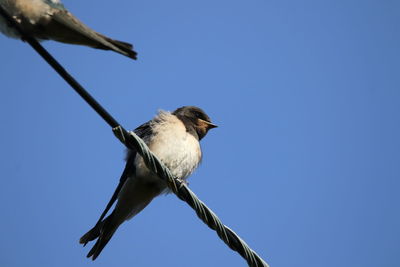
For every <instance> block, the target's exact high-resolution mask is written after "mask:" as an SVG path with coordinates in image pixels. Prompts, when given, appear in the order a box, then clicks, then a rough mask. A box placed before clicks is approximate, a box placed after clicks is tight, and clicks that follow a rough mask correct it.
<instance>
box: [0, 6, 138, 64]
mask: <svg viewBox="0 0 400 267" xmlns="http://www.w3.org/2000/svg"><path fill="white" fill-rule="evenodd" d="M0 5H1V6H2V7H3V9H5V10H6V11H7V13H8V14H9V15H10V16H12V17H13V18H14V19H15V20H16V21H17V22H18V23H19V25H20V26H21V28H22V29H23V30H24V31H25V32H26V33H27V34H30V35H31V36H32V37H34V38H36V39H38V40H40V41H41V40H54V41H58V42H62V43H68V44H77V45H84V46H89V47H93V48H96V49H103V50H112V51H115V52H117V53H120V54H122V55H124V56H127V57H129V58H132V59H136V55H137V53H136V52H135V51H133V46H132V45H131V44H129V43H125V42H121V41H117V40H113V39H111V38H109V37H107V36H104V35H102V34H100V33H97V32H95V31H94V30H92V29H90V28H89V27H88V26H86V25H85V24H83V23H82V22H81V21H80V20H78V19H77V18H76V17H75V16H74V15H72V14H71V13H70V12H69V11H68V10H67V9H66V8H65V7H64V5H63V4H62V3H61V2H60V0H0ZM0 31H1V32H2V33H4V34H5V35H6V36H8V37H11V38H16V39H20V38H21V36H20V34H19V33H18V32H17V30H15V29H14V28H13V27H12V26H10V25H9V23H7V22H6V21H5V20H4V19H3V17H1V16H0Z"/></svg>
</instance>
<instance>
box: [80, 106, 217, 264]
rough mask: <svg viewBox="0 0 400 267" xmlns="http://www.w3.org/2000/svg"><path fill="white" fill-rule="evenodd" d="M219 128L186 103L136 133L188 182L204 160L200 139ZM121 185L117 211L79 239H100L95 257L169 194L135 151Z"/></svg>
mask: <svg viewBox="0 0 400 267" xmlns="http://www.w3.org/2000/svg"><path fill="white" fill-rule="evenodd" d="M215 127H217V125H215V124H213V123H212V122H211V120H210V117H209V116H208V115H207V114H206V113H205V112H204V111H203V110H202V109H200V108H198V107H194V106H184V107H181V108H178V109H176V110H175V111H174V112H166V111H160V112H159V113H158V114H157V115H156V116H155V117H154V118H153V119H152V120H150V121H148V122H146V123H144V124H142V125H141V126H139V127H138V128H136V129H135V130H134V132H135V133H136V134H137V135H138V136H139V137H141V138H142V139H143V141H144V142H145V143H146V144H147V146H148V147H149V149H150V150H151V151H152V152H153V153H154V154H155V155H156V156H157V157H158V158H159V159H160V160H161V161H162V162H163V164H165V165H166V166H167V167H168V168H169V170H170V171H171V172H172V174H173V175H174V176H175V177H176V178H177V179H180V180H182V181H185V179H186V178H187V177H189V176H190V175H191V174H192V173H193V171H194V170H195V169H196V168H197V166H198V165H199V163H200V161H201V158H202V152H201V147H200V143H199V141H200V140H201V139H202V138H203V137H204V136H206V134H207V132H208V131H209V130H210V129H212V128H215ZM121 183H122V184H121ZM120 185H121V189H120V190H119V192H118V190H116V192H117V194H118V200H117V204H116V205H115V208H114V210H113V211H112V212H111V213H110V215H109V216H108V217H106V218H105V219H104V220H101V221H99V222H98V223H97V224H96V226H95V227H93V228H92V229H91V230H89V231H88V232H87V233H86V234H84V235H83V236H82V237H81V238H80V240H79V242H80V243H81V244H84V245H86V244H87V243H88V242H90V241H93V240H95V239H97V241H96V243H95V244H94V246H93V247H92V249H91V250H90V251H89V253H88V254H87V257H88V258H90V257H91V258H92V260H95V259H96V258H97V257H98V256H99V254H100V253H101V251H102V250H103V248H104V247H105V246H106V245H107V243H108V241H110V239H111V237H112V236H113V234H114V233H115V231H116V230H117V229H118V227H119V226H120V225H121V224H122V223H123V222H125V221H126V220H129V219H131V218H132V217H134V216H135V215H136V214H138V213H139V212H141V211H142V210H143V209H144V208H145V207H146V206H147V205H148V204H149V203H150V202H151V201H152V200H153V199H154V198H155V197H157V196H159V195H160V194H162V193H168V188H167V184H166V182H165V181H164V180H162V179H160V178H159V177H158V176H157V175H156V174H154V173H153V172H151V171H150V170H149V169H148V168H147V167H146V165H145V163H144V161H143V158H142V157H141V156H140V155H139V154H138V153H137V152H136V151H135V150H128V151H127V157H126V165H125V169H124V171H123V173H122V176H121V179H120ZM114 194H115V193H114Z"/></svg>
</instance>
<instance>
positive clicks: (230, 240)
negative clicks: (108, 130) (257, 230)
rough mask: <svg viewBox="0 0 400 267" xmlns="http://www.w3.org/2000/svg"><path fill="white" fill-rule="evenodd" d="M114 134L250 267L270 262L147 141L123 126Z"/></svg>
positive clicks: (117, 128)
mask: <svg viewBox="0 0 400 267" xmlns="http://www.w3.org/2000/svg"><path fill="white" fill-rule="evenodd" d="M113 132H114V134H115V136H116V137H117V138H118V139H119V140H120V141H121V142H122V143H123V144H124V145H125V146H127V147H128V148H130V149H134V150H136V151H137V152H138V153H139V154H140V155H141V156H142V157H143V160H144V162H145V164H146V166H147V167H148V168H149V169H150V170H152V171H153V172H154V173H156V174H157V175H158V177H160V178H161V179H163V180H164V181H166V182H167V184H168V187H169V188H170V189H171V190H172V192H174V193H175V195H177V196H178V197H179V198H180V199H181V200H183V201H185V202H186V203H188V204H189V206H190V207H192V208H193V209H194V210H195V211H196V214H197V216H198V217H199V218H200V219H201V220H202V221H203V222H204V223H205V224H207V226H208V227H210V228H211V229H213V230H215V231H216V232H217V234H218V236H219V238H220V239H221V240H222V241H224V242H225V244H227V245H228V246H229V247H230V248H231V249H232V250H234V251H237V252H238V253H239V254H240V255H241V256H242V257H243V258H245V259H246V261H247V263H248V265H249V266H254V267H268V264H267V263H266V262H265V261H264V260H263V259H262V258H261V257H260V256H258V254H257V253H256V252H255V251H254V250H252V249H251V248H250V247H249V246H248V245H247V244H246V242H244V241H243V240H242V239H241V238H240V237H239V236H238V235H237V234H236V233H235V232H234V231H232V230H231V229H230V228H229V227H227V226H225V225H224V224H222V222H221V220H220V219H219V218H218V217H217V215H216V214H215V213H214V212H213V211H212V210H211V209H210V208H208V207H207V206H206V205H205V204H204V203H203V202H202V201H201V200H200V199H199V198H198V197H197V196H196V195H195V194H194V193H193V192H192V191H191V190H190V189H189V188H188V187H187V186H186V184H185V183H184V182H182V181H181V180H179V179H176V178H175V177H174V176H173V175H172V173H171V171H170V170H169V169H168V168H167V167H165V165H164V164H162V162H161V161H160V160H159V159H158V158H157V156H155V155H154V154H153V153H152V152H151V151H150V149H149V148H148V147H147V145H146V143H145V142H144V141H143V140H142V139H141V138H140V137H139V136H137V135H136V134H135V133H134V132H126V130H124V129H123V128H122V127H121V126H118V127H115V128H113Z"/></svg>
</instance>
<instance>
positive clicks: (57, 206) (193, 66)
mask: <svg viewBox="0 0 400 267" xmlns="http://www.w3.org/2000/svg"><path fill="white" fill-rule="evenodd" d="M114 3H118V6H117V5H111V4H114ZM64 4H65V5H66V7H67V8H69V10H70V11H72V12H73V13H74V14H75V15H76V16H77V17H79V18H80V19H81V20H83V21H84V22H85V23H86V24H88V25H89V26H91V27H92V28H94V29H96V30H98V31H100V32H102V33H104V34H107V35H109V36H110V37H114V38H117V39H121V40H124V41H129V42H132V43H133V44H134V45H135V47H136V50H137V51H138V53H139V60H138V61H137V62H134V61H131V60H129V59H127V58H125V57H123V56H120V55H118V54H115V53H112V52H105V51H100V50H94V49H89V48H85V47H79V46H71V45H64V44H60V43H56V42H46V43H44V45H45V47H46V48H48V49H49V51H50V52H51V53H53V55H54V56H55V57H56V58H57V59H58V60H59V61H60V62H61V63H62V64H63V65H64V66H65V67H66V68H67V69H68V70H69V71H70V72H71V73H72V74H73V75H74V76H75V77H76V78H77V79H78V80H79V81H80V82H81V83H82V84H83V85H84V86H85V87H86V88H87V89H88V90H89V91H90V92H91V93H92V94H93V95H94V96H95V97H96V98H97V99H98V101H100V102H101V103H102V104H104V106H105V107H106V108H107V109H108V110H109V111H110V112H111V114H113V115H114V116H115V117H116V118H117V120H118V121H120V122H121V124H123V125H124V126H125V127H126V128H128V129H133V128H135V127H136V126H138V125H140V124H141V123H143V122H145V121H147V120H148V119H150V118H151V117H152V116H153V115H154V114H155V113H156V111H157V110H158V109H160V108H161V109H166V110H173V109H175V108H177V107H180V106H182V105H198V106H200V107H202V108H203V109H204V110H205V111H206V112H207V113H209V115H210V117H211V118H212V119H213V121H214V122H215V123H217V124H218V125H220V127H219V128H218V129H215V130H212V131H211V132H210V133H209V135H208V136H207V137H206V138H205V139H204V140H203V142H202V146H203V152H204V160H203V164H202V165H201V166H200V168H199V169H198V170H197V171H196V173H195V174H194V175H193V176H192V177H191V178H190V180H189V181H190V187H191V188H192V190H193V191H194V192H196V194H197V195H198V196H199V197H200V198H201V199H202V200H203V201H204V202H205V203H207V204H208V205H209V206H210V207H211V208H212V209H213V210H214V211H215V212H216V213H217V214H218V215H219V217H220V218H221V219H222V220H223V222H224V223H225V224H227V225H228V226H230V227H231V228H232V229H234V230H235V231H236V232H237V233H238V234H239V235H240V236H241V237H242V238H243V239H245V240H246V241H247V242H248V244H249V245H250V246H251V247H252V248H253V249H254V250H256V251H257V252H258V253H259V254H260V255H261V256H262V257H263V258H264V259H265V260H266V261H267V262H268V263H270V265H271V266H272V267H278V266H279V267H292V266H307V267H321V266H323V267H333V266H351V267H358V266H360V267H361V266H362V267H372V266H374V267H375V266H381V267H397V266H399V265H398V264H399V255H400V248H399V244H400V227H399V225H400V214H399V204H400V194H399V190H400V181H399V178H400V116H399V115H400V66H399V65H400V63H399V62H400V35H399V25H400V16H399V14H400V2H399V1H394V0H382V1H377V0H375V1H370V0H364V1H361V0H359V1H352V0H350V1H349V0H347V1H338V0H332V1H308V0H305V1H293V0H292V1H261V0H254V1H232V0H230V1H227V0H221V1H209V0H204V1H200V2H199V1H183V0H180V1H179V0H171V1H161V0H160V1H133V0H120V1H117V2H112V1H96V0H86V1H72V0H64ZM0 44H1V48H2V49H1V52H0V57H1V63H0V70H1V72H0V73H1V74H0V77H1V81H2V82H1V90H0V120H1V125H2V131H1V132H0V134H1V136H0V137H1V138H0V147H1V151H0V162H1V176H2V178H1V179H0V201H1V203H2V208H1V214H2V215H1V220H0V229H1V230H0V233H1V238H0V266H7V267H17V266H18V267H19V266H21V267H22V266H49V267H50V266H51V267H53V266H57V267H64V266H65V267H67V266H68V267H70V266H75V267H80V266H96V267H97V266H98V267H100V266H150V267H151V266H195V267H196V266H246V263H245V261H244V260H243V259H242V258H241V257H240V256H239V255H238V254H236V253H235V252H232V251H231V250H230V249H229V248H227V247H226V245H225V244H224V243H222V242H221V241H220V240H219V239H218V237H217V236H216V235H215V233H214V232H213V231H211V230H209V229H208V228H207V227H206V226H205V225H203V223H202V222H201V221H199V220H198V219H197V217H196V215H195V214H194V212H193V211H192V210H191V209H190V208H189V207H188V206H187V205H186V204H185V203H184V202H182V201H180V200H178V199H177V198H176V197H175V196H174V195H168V196H162V197H159V198H158V199H156V200H155V201H154V202H153V203H152V204H151V205H150V206H149V207H148V208H147V209H146V210H145V211H144V212H143V213H141V214H140V215H138V216H137V217H135V218H134V219H133V220H131V221H129V222H127V223H125V224H124V225H123V226H121V227H120V229H119V230H118V231H117V233H116V234H115V235H114V237H113V239H112V240H111V242H110V243H109V244H108V245H107V247H106V248H105V250H104V251H103V253H102V255H100V257H99V258H98V259H97V260H96V261H95V262H94V263H93V262H91V261H90V260H88V259H86V258H85V255H86V254H87V252H88V250H89V248H88V247H86V248H82V247H81V246H80V245H79V244H78V239H79V237H80V236H81V235H82V234H83V233H85V232H86V231H87V230H88V229H89V228H90V227H92V226H93V225H94V223H95V222H96V220H97V218H98V216H99V215H100V213H101V211H102V210H103V208H104V206H105V204H106V203H107V201H108V199H109V197H110V195H111V194H112V192H113V190H114V187H115V186H116V184H117V182H118V179H119V176H120V173H121V171H122V169H123V167H124V161H123V157H124V154H123V151H124V148H123V146H122V145H121V144H120V143H119V142H118V141H117V140H116V139H115V138H114V136H113V134H112V132H111V130H110V129H109V128H108V126H107V125H106V124H105V123H104V122H103V121H102V120H101V119H100V118H99V117H98V116H97V115H96V114H95V113H94V112H93V111H92V110H91V109H90V108H89V107H88V106H87V105H86V104H85V103H84V102H83V101H82V100H81V99H80V98H79V97H78V96H77V95H76V93H75V92H73V91H72V90H71V89H70V88H69V87H68V86H67V84H66V83H65V82H63V81H62V80H61V79H60V78H59V77H58V76H57V75H56V74H55V72H54V71H53V70H52V69H50V67H49V66H48V65H47V64H46V63H44V61H43V60H42V59H41V58H39V56H38V55H37V54H36V53H35V52H34V51H33V50H32V49H31V48H30V47H29V46H27V45H26V44H24V43H22V42H19V41H17V40H12V39H9V38H6V37H4V36H0Z"/></svg>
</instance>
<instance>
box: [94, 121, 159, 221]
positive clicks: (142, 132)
mask: <svg viewBox="0 0 400 267" xmlns="http://www.w3.org/2000/svg"><path fill="white" fill-rule="evenodd" d="M134 132H135V133H136V134H137V135H138V136H139V137H140V138H143V137H144V136H147V135H151V134H152V129H151V125H150V121H148V122H146V123H144V124H142V125H140V126H139V127H137V128H136V129H135V130H134ZM136 154H137V152H136V150H132V149H131V150H129V151H128V157H127V159H126V165H125V169H124V171H123V172H122V175H121V178H120V179H119V183H118V186H117V188H115V191H114V193H113V195H112V197H111V199H110V201H109V202H108V204H107V206H106V208H105V209H104V211H103V213H102V214H101V216H100V218H99V220H98V221H97V223H96V225H98V224H100V223H101V221H102V220H103V219H104V217H105V216H106V214H107V212H108V211H109V210H110V208H111V206H112V205H113V204H114V202H115V201H116V200H117V198H118V195H119V192H120V191H121V189H122V186H123V185H124V184H125V182H126V180H127V179H128V177H129V175H130V174H132V173H135V172H136V166H135V158H136Z"/></svg>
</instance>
